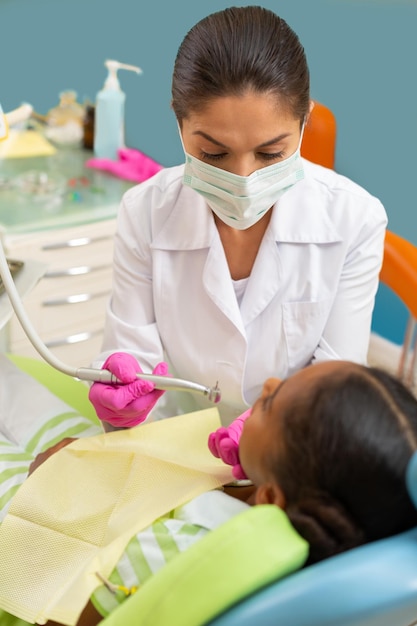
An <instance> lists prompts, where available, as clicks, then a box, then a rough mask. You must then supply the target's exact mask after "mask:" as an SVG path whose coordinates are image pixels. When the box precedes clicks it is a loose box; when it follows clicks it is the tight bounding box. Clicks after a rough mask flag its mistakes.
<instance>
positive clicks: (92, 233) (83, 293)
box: [5, 219, 115, 366]
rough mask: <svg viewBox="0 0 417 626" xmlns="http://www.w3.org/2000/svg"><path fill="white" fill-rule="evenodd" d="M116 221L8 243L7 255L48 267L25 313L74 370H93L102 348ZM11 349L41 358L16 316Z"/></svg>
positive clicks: (20, 237) (11, 326) (21, 237)
mask: <svg viewBox="0 0 417 626" xmlns="http://www.w3.org/2000/svg"><path fill="white" fill-rule="evenodd" d="M114 230H115V220H114V219H112V220H105V221H101V222H96V223H92V224H84V225H82V226H77V227H71V228H61V229H60V228H57V229H55V230H52V231H46V232H36V233H29V234H26V235H17V236H9V237H8V236H7V235H6V237H5V243H6V253H7V256H8V257H9V258H16V259H21V260H23V261H25V262H26V263H30V260H31V259H36V260H38V261H41V262H42V263H45V264H46V265H47V267H48V269H47V271H46V273H45V275H44V277H43V279H42V280H41V281H40V282H39V283H38V285H37V286H36V287H35V289H34V290H33V291H32V292H31V293H30V294H29V295H28V296H27V297H26V298H25V300H24V307H25V310H26V312H27V314H28V316H29V319H30V320H31V322H32V324H33V326H34V327H35V329H36V331H37V332H38V334H39V336H40V337H41V338H42V340H43V341H44V343H45V345H46V346H47V347H48V348H49V349H50V350H51V351H52V352H53V353H54V354H55V355H56V357H57V358H59V359H60V360H62V361H64V362H65V363H68V365H72V366H88V365H89V363H90V362H91V360H92V359H93V358H94V357H95V356H96V355H97V353H98V352H99V351H100V347H101V339H102V330H103V323H104V314H105V307H106V302H107V300H108V297H109V292H110V288H111V271H112V269H111V268H112V257H113V235H114ZM8 333H9V339H8V343H9V345H8V349H9V350H10V351H11V352H13V353H16V354H22V355H26V356H37V353H36V351H35V349H34V348H33V347H32V345H31V343H30V342H29V340H28V339H27V337H26V335H25V333H24V331H23V329H22V328H21V326H20V323H19V321H18V320H17V318H16V316H13V318H12V320H11V322H10V324H9V330H8Z"/></svg>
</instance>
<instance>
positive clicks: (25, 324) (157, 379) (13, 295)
mask: <svg viewBox="0 0 417 626" xmlns="http://www.w3.org/2000/svg"><path fill="white" fill-rule="evenodd" d="M31 113H32V107H31V106H30V105H22V106H21V107H19V108H18V109H15V110H14V111H11V112H10V113H7V114H5V115H4V114H3V113H2V109H1V107H0V125H1V121H2V120H1V118H2V117H3V115H4V117H5V119H6V125H5V126H6V131H7V126H11V125H12V124H15V123H17V122H20V121H23V120H25V119H28V118H29V117H30V115H31ZM3 123H4V122H3ZM6 137H7V132H6V133H5V135H4V136H3V137H2V136H1V135H0V140H1V139H5V138H6ZM0 276H1V278H2V280H3V283H4V287H5V290H6V293H7V295H8V297H9V299H10V302H11V304H12V307H13V309H14V312H15V314H16V317H17V318H18V320H19V322H20V324H21V326H22V328H23V330H24V332H25V333H26V335H27V337H28V339H29V340H30V342H31V343H32V345H33V347H34V348H35V350H36V351H37V352H38V353H39V354H40V356H41V357H42V358H43V359H44V360H45V361H46V362H47V363H49V365H51V366H52V367H54V368H55V369H57V370H59V371H60V372H63V373H64V374H67V375H68V376H71V377H73V378H78V379H80V380H84V381H89V382H99V383H110V384H116V383H120V382H121V381H119V380H118V379H117V378H116V377H115V376H114V374H112V373H111V372H109V371H108V370H105V369H101V370H100V369H95V368H90V367H79V368H75V367H71V366H69V365H67V364H65V363H63V362H62V361H60V360H59V359H57V358H56V357H55V355H53V354H52V352H50V350H49V349H48V348H47V347H46V346H45V344H44V343H43V341H42V340H41V339H40V337H39V335H38V334H37V332H36V330H35V329H34V327H33V326H32V324H31V322H30V320H29V318H28V316H27V313H26V311H25V309H24V307H23V304H22V301H21V299H20V296H19V293H18V291H17V289H16V286H15V284H14V280H13V278H12V275H11V273H10V270H9V266H8V263H7V259H6V256H5V253H4V249H3V243H2V241H1V239H0ZM138 378H140V379H141V380H147V381H150V382H153V383H154V384H155V388H156V389H161V390H165V391H170V390H172V391H187V392H190V393H199V394H202V395H203V396H206V397H207V399H208V400H209V401H210V402H214V403H218V402H220V399H221V392H220V389H219V387H218V386H217V383H216V385H215V386H214V387H205V386H204V385H200V384H198V383H194V382H192V381H188V380H182V379H180V378H171V377H168V376H157V375H155V374H145V373H142V372H141V373H139V374H138Z"/></svg>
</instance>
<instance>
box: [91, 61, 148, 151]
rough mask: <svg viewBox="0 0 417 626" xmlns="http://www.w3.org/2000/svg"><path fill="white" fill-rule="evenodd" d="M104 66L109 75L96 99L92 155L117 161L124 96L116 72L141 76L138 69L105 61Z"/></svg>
mask: <svg viewBox="0 0 417 626" xmlns="http://www.w3.org/2000/svg"><path fill="white" fill-rule="evenodd" d="M104 65H105V66H106V67H107V69H108V71H109V73H108V76H107V79H106V81H105V83H104V87H103V89H102V90H101V91H99V92H98V94H97V98H96V111H95V124H94V154H95V156H96V157H98V158H103V159H112V160H116V159H117V151H118V150H119V148H122V147H123V146H124V109H125V100H126V94H125V93H124V92H123V91H122V90H121V88H120V83H119V80H118V77H117V71H118V70H130V71H132V72H136V73H137V74H141V73H142V70H141V69H140V67H136V66H135V65H126V64H124V63H119V61H113V60H107V61H105V63H104Z"/></svg>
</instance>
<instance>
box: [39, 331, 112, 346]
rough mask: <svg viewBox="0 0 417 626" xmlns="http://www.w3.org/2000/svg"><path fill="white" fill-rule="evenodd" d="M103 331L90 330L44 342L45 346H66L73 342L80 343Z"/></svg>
mask: <svg viewBox="0 0 417 626" xmlns="http://www.w3.org/2000/svg"><path fill="white" fill-rule="evenodd" d="M102 332H103V331H101V330H96V331H92V332H87V331H86V332H83V333H77V334H76V335H68V337H61V338H60V339H52V340H51V341H47V342H45V345H46V347H47V348H57V347H58V346H68V345H70V344H73V343H81V342H83V341H88V340H89V339H92V338H93V337H98V336H99V335H101V334H102Z"/></svg>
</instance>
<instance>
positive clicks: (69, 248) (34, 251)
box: [6, 221, 115, 270]
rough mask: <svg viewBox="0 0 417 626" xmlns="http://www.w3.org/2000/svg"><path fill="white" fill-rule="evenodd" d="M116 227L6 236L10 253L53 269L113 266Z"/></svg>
mask: <svg viewBox="0 0 417 626" xmlns="http://www.w3.org/2000/svg"><path fill="white" fill-rule="evenodd" d="M114 228H115V224H114V222H113V221H112V222H111V223H110V224H109V223H105V224H88V225H86V226H84V227H82V228H77V229H68V228H66V229H62V230H57V231H52V232H47V233H35V234H33V233H32V234H30V235H23V236H20V237H18V238H7V237H6V249H7V252H8V254H9V255H10V256H11V255H14V256H18V257H19V258H22V259H23V260H24V259H37V260H38V261H41V262H42V263H46V264H47V265H48V266H50V268H51V270H56V269H59V268H61V269H65V268H68V267H77V266H79V265H85V264H92V265H97V264H98V265H107V266H109V265H111V264H112V258H113V235H114Z"/></svg>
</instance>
